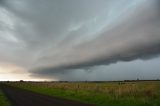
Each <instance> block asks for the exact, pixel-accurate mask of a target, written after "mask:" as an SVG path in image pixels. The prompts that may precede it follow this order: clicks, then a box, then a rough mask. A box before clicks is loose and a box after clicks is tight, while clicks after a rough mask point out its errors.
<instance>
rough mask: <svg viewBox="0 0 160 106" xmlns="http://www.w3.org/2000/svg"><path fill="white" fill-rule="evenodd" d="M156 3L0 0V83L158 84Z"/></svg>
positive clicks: (159, 9)
mask: <svg viewBox="0 0 160 106" xmlns="http://www.w3.org/2000/svg"><path fill="white" fill-rule="evenodd" d="M159 54H160V1H159V0H38V1H37V0H0V80H35V81H37V80H38V81H40V80H42V81H44V80H58V81H59V80H67V81H86V80H87V81H105V80H107V81H109V80H135V79H137V78H139V79H160V70H159V69H160V56H159Z"/></svg>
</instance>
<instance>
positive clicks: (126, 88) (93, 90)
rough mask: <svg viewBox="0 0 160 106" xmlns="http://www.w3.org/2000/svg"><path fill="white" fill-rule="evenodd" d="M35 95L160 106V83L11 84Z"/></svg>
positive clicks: (107, 105)
mask: <svg viewBox="0 0 160 106" xmlns="http://www.w3.org/2000/svg"><path fill="white" fill-rule="evenodd" d="M10 85H11V86H15V87H19V88H23V89H26V90H30V91H33V92H37V93H41V94H45V95H50V96H57V97H61V98H67V99H72V100H77V101H81V102H84V103H90V104H95V105H97V106H160V82H158V81H155V82H153V81H152V82H126V83H125V84H118V83H117V82H114V83H47V82H44V83H10Z"/></svg>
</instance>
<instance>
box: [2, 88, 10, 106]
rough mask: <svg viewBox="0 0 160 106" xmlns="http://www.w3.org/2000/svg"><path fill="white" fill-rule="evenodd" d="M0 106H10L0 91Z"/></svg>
mask: <svg viewBox="0 0 160 106" xmlns="http://www.w3.org/2000/svg"><path fill="white" fill-rule="evenodd" d="M0 106H11V105H10V103H9V101H8V100H7V98H6V97H5V95H4V94H3V92H2V91H1V89H0Z"/></svg>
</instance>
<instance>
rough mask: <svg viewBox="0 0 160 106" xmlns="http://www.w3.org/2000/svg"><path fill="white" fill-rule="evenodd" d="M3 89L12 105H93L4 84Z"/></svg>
mask: <svg viewBox="0 0 160 106" xmlns="http://www.w3.org/2000/svg"><path fill="white" fill-rule="evenodd" d="M2 90H3V91H4V93H5V94H6V96H7V97H8V98H9V100H10V101H11V104H12V106H93V105H88V104H83V103H80V102H77V101H72V100H66V99H61V98H57V97H51V96H46V95H42V94H38V93H33V92H30V91H26V90H22V89H17V88H13V87H9V86H4V85H3V87H2Z"/></svg>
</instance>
